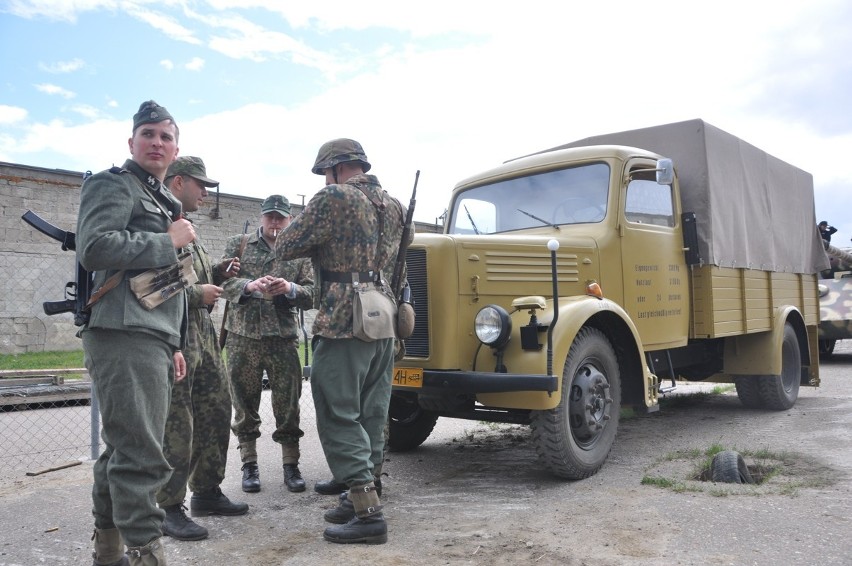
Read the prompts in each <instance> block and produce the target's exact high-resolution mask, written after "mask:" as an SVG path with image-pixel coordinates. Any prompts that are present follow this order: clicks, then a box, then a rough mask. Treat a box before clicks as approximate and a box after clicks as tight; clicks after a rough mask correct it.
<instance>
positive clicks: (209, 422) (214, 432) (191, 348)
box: [157, 308, 231, 507]
mask: <svg viewBox="0 0 852 566" xmlns="http://www.w3.org/2000/svg"><path fill="white" fill-rule="evenodd" d="M183 355H184V358H186V366H187V368H186V370H187V371H186V373H187V375H186V378H185V379H183V380H182V381H179V382H177V383H175V385H174V387H173V388H172V402H171V407H170V408H169V417H168V420H167V421H166V433H165V436H164V438H163V453H164V454H165V455H166V459H167V460H168V461H169V464H170V465H171V466H172V468H174V470H173V471H172V476H171V478H170V479H169V481H168V482H167V483H166V484H165V485H163V487H162V488H160V491H159V492H158V493H157V503H158V504H159V505H160V507H166V506H169V505H177V504H180V503H183V501H184V499H185V498H186V487H187V484H189V489H190V490H192V491H193V492H202V491H208V490H210V489H213V488H215V487H218V486H219V484H221V483H222V480H223V479H225V466H226V464H227V462H228V442H229V441H230V437H231V429H230V425H231V393H230V386H229V380H228V373H227V369H226V368H225V363H224V362H223V361H222V353H221V352H220V350H219V344H218V340H217V338H216V329H215V327H214V326H213V321H212V320H211V319H210V314H208V312H207V309H203V308H202V309H190V310H189V332H188V336H187V347H186V349H185V350H184V352H183Z"/></svg>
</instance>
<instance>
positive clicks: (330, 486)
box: [314, 478, 349, 495]
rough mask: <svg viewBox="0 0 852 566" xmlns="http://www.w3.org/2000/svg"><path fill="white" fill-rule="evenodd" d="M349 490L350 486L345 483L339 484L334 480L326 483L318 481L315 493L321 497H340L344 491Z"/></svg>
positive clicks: (315, 485)
mask: <svg viewBox="0 0 852 566" xmlns="http://www.w3.org/2000/svg"><path fill="white" fill-rule="evenodd" d="M348 490H349V486H348V485H346V484H345V483H338V482H336V481H335V480H334V478H331V479H330V480H325V481H318V482H317V483H316V484H314V491H316V492H317V493H319V494H321V495H340V494H341V493H343V492H344V491H348Z"/></svg>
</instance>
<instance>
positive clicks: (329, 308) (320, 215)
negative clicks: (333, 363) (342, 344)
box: [275, 174, 414, 338]
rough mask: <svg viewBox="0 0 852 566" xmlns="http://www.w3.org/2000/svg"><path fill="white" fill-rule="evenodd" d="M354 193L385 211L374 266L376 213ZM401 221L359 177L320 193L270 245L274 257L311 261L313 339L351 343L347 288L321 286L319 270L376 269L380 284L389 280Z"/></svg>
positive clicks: (390, 201)
mask: <svg viewBox="0 0 852 566" xmlns="http://www.w3.org/2000/svg"><path fill="white" fill-rule="evenodd" d="M359 187H361V188H363V189H364V190H365V191H366V192H367V194H370V195H371V196H373V197H374V198H377V199H378V198H382V199H383V200H384V202H385V205H386V207H385V221H384V225H385V229H384V231H385V233H384V236H383V238H382V249H381V250H379V254H378V262H377V261H376V245H377V244H378V236H379V235H378V226H379V224H378V216H377V214H376V207H375V206H373V203H372V202H371V201H370V199H368V198H367V196H366V195H365V194H364V193H363V192H362V191H361V189H360V188H359ZM405 215H406V212H405V207H404V206H402V204H400V202H399V201H398V200H397V199H395V198H393V197H392V196H390V195H388V194H387V192H386V191H384V190H383V189H382V187H381V185H380V184H379V180H378V179H377V178H376V177H375V176H374V175H365V174H360V175H355V176H354V177H351V178H350V179H349V180H348V181H347V182H346V183H343V184H339V185H328V186H326V187H325V188H323V189H321V190H320V191H319V192H318V193H317V194H316V195H314V197H313V198H312V199H311V200H310V202H309V203H308V205H307V206H306V207H305V210H304V211H303V212H302V213H301V214H300V215H299V216H297V217H296V218H294V219H293V221H292V222H291V223H290V225H289V226H288V227H287V228H285V229H284V231H283V232H282V233H281V234H279V236H278V239H277V240H276V242H275V252H276V254H277V255H278V257H280V258H294V257H311V258H312V260H313V263H314V270H315V272H316V276H317V279H318V281H319V284H320V292H318V293H316V294H315V295H316V297H315V300H314V308H316V309H318V312H317V316H316V319H315V320H314V326H313V333H314V335H319V336H324V337H326V338H352V297H353V288H352V284H351V283H337V282H330V281H322V277H321V276H320V270H327V271H336V272H367V271H370V270H374V269H376V267H378V268H379V269H381V270H382V275H383V278H384V279H385V280H390V278H391V275H392V274H393V267H394V262H396V256H397V253H398V250H399V244H400V239H401V238H402V230H403V225H404V223H405ZM413 238H414V231H413V230H412V232H411V239H413ZM410 242H411V240H409V242H408V243H410ZM377 263H378V265H377Z"/></svg>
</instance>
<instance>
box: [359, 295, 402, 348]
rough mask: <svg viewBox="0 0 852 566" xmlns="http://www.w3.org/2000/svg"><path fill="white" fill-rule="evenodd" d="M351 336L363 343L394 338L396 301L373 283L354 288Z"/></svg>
mask: <svg viewBox="0 0 852 566" xmlns="http://www.w3.org/2000/svg"><path fill="white" fill-rule="evenodd" d="M352 335H353V336H355V338H358V339H359V340H363V341H364V342H375V341H376V340H381V339H383V338H394V337H396V301H394V300H393V297H391V296H390V295H388V294H387V293H385V292H384V289H383V287H380V286H377V285H375V284H373V283H367V284H363V285H356V286H355V294H354V296H353V297H352Z"/></svg>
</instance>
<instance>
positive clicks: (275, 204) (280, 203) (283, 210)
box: [260, 195, 290, 216]
mask: <svg viewBox="0 0 852 566" xmlns="http://www.w3.org/2000/svg"><path fill="white" fill-rule="evenodd" d="M260 211H261V212H262V213H263V214H266V213H267V212H277V213H279V214H281V215H282V216H290V201H289V200H287V197H284V196H281V195H272V196H268V197H266V200H264V201H263V204H262V205H261V207H260Z"/></svg>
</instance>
